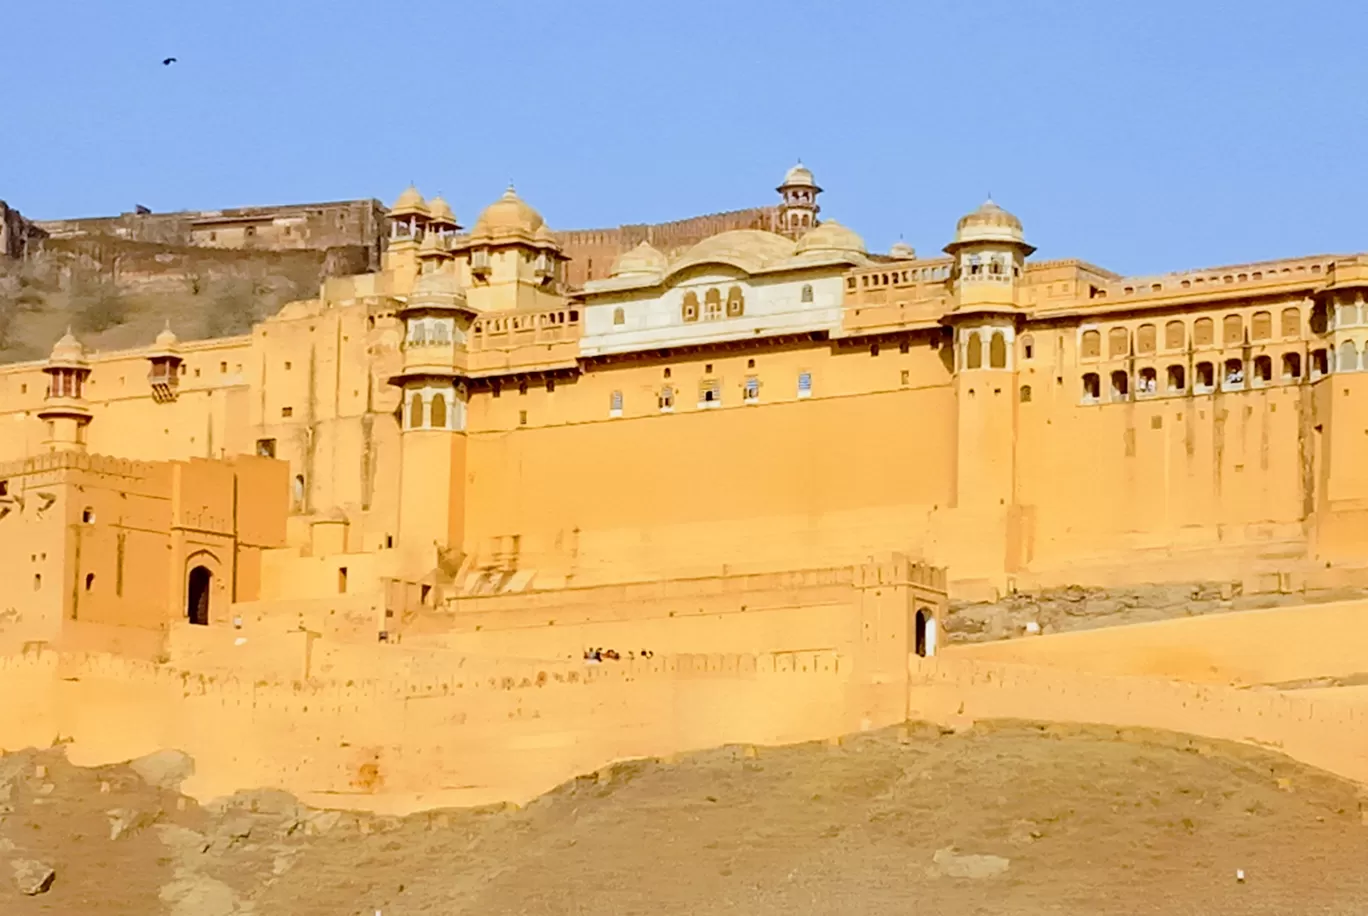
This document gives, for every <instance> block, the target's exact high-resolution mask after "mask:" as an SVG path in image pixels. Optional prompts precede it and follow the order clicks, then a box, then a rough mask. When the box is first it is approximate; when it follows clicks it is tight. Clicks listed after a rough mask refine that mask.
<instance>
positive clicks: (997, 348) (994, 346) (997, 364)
mask: <svg viewBox="0 0 1368 916" xmlns="http://www.w3.org/2000/svg"><path fill="white" fill-rule="evenodd" d="M988 365H989V366H991V367H992V368H994V369H1006V368H1007V338H1006V336H1005V335H1004V334H1003V333H1002V332H1001V331H994V332H993V339H992V340H991V341H989V343H988Z"/></svg>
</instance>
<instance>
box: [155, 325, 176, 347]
mask: <svg viewBox="0 0 1368 916" xmlns="http://www.w3.org/2000/svg"><path fill="white" fill-rule="evenodd" d="M179 342H180V341H179V340H177V339H176V332H175V331H173V330H171V322H169V321H168V322H167V323H166V327H164V328H162V329H161V333H160V334H158V335H157V337H156V339H155V340H153V341H152V346H153V347H155V348H157V349H158V350H174V349H176V344H178V343H179Z"/></svg>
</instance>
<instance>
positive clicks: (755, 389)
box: [744, 375, 760, 401]
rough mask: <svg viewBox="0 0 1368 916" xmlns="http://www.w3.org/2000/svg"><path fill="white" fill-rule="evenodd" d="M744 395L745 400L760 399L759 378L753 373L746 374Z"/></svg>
mask: <svg viewBox="0 0 1368 916" xmlns="http://www.w3.org/2000/svg"><path fill="white" fill-rule="evenodd" d="M744 391H745V394H744V397H745V399H746V400H747V401H758V400H760V379H759V378H757V377H756V376H754V375H748V376H746V387H745V389H744Z"/></svg>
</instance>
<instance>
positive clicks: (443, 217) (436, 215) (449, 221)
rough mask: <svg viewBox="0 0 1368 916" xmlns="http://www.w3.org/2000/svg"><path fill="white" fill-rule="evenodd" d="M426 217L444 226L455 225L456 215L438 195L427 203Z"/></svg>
mask: <svg viewBox="0 0 1368 916" xmlns="http://www.w3.org/2000/svg"><path fill="white" fill-rule="evenodd" d="M427 209H428V215H429V216H431V217H432V221H433V222H434V223H441V224H442V225H445V226H454V225H456V213H455V211H453V210H452V209H451V205H450V204H448V203H447V202H446V201H445V200H443V199H442V197H441V196H440V195H439V196H437V197H434V198H432V200H430V201H428V202H427Z"/></svg>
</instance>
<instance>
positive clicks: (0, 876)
mask: <svg viewBox="0 0 1368 916" xmlns="http://www.w3.org/2000/svg"><path fill="white" fill-rule="evenodd" d="M152 778H154V779H157V778H158V775H157V774H153V776H152ZM6 785H8V786H9V789H8V791H6V789H5V788H4V787H5V786H6ZM6 796H8V798H6ZM1359 806H1360V799H1359V792H1358V789H1357V787H1355V786H1353V785H1350V784H1348V783H1345V782H1343V781H1340V780H1337V779H1335V778H1332V777H1329V776H1327V775H1325V774H1321V773H1318V772H1315V771H1312V770H1309V769H1307V768H1304V767H1301V766H1299V765H1296V764H1294V763H1292V762H1290V761H1288V760H1286V759H1285V758H1282V757H1279V756H1276V755H1273V754H1269V753H1265V752H1263V751H1260V750H1256V749H1253V748H1246V747H1241V746H1235V745H1228V744H1219V743H1212V742H1204V741H1202V740H1200V739H1189V738H1186V737H1183V736H1176V735H1168V734H1164V733H1154V732H1118V731H1117V730H1115V729H1102V728H1070V727H1057V726H1051V727H1042V726H1035V725H1030V724H1023V723H992V724H983V723H981V724H980V725H979V726H977V727H975V728H974V729H973V730H972V731H969V732H964V733H960V734H944V733H942V732H941V731H940V730H939V729H934V728H929V727H911V728H910V729H905V730H901V731H897V730H893V731H884V732H878V733H874V734H870V735H866V736H862V737H857V738H850V739H847V740H846V741H845V742H844V743H843V744H841V745H840V746H830V745H802V746H795V747H787V748H774V749H771V748H761V749H759V750H758V751H754V752H751V751H748V750H746V749H742V748H723V749H719V750H715V751H709V752H705V753H700V754H694V755H689V756H686V757H683V758H681V759H679V760H676V761H672V762H662V761H643V762H636V763H629V764H620V765H618V766H616V767H613V768H611V769H610V770H607V771H604V772H603V773H601V774H598V775H597V776H594V777H588V778H582V779H578V780H575V781H573V782H571V783H569V784H567V785H564V786H562V787H560V788H559V789H557V790H555V791H554V792H551V793H550V794H548V795H546V796H545V797H543V798H541V799H539V800H537V801H536V802H534V803H532V804H530V805H528V806H527V807H525V808H523V809H521V810H518V809H513V808H508V809H504V808H499V809H484V810H466V811H441V812H428V813H424V814H420V815H414V816H411V817H408V818H403V819H398V818H379V817H374V816H357V815H352V814H338V813H326V812H316V811H310V810H307V809H303V808H299V807H298V806H296V805H295V804H294V802H293V800H292V799H290V798H289V797H288V796H284V795H283V794H280V793H271V792H257V793H251V794H244V795H240V796H237V797H235V798H233V799H230V800H227V801H226V802H221V803H217V804H214V805H209V806H205V807H200V806H198V805H196V804H195V803H194V802H191V801H188V800H185V799H183V798H181V796H179V795H178V794H177V793H176V792H175V791H174V790H171V789H167V788H156V787H154V786H152V785H149V784H147V783H146V782H144V781H143V780H142V779H141V778H140V777H139V776H137V775H136V774H135V773H134V772H133V771H132V770H131V769H130V768H129V767H127V766H115V767H104V768H99V769H78V768H76V767H73V766H71V765H70V764H68V763H67V762H66V761H65V759H64V758H63V756H62V754H61V752H60V749H53V750H45V751H41V752H34V751H28V752H23V753H20V754H11V755H9V756H6V757H3V758H0V811H5V812H7V813H5V814H4V815H3V817H2V818H0V821H2V822H0V913H4V914H6V916H29V914H39V913H43V914H59V913H60V914H64V916H65V914H90V916H115V914H118V916H124V914H139V916H147V914H162V913H165V914H174V916H228V914H253V916H274V914H281V916H314V914H318V916H324V914H327V916H333V914H361V916H373V914H374V913H375V912H376V911H377V910H378V911H380V912H382V913H383V914H384V916H410V914H421V916H438V914H441V916H465V914H471V916H473V914H481V916H501V914H523V913H537V914H540V913H547V914H579V913H584V914H614V916H616V914H622V916H626V914H652V916H674V914H678V916H685V914H689V916H708V914H723V913H726V914H736V913H741V914H752V916H770V914H776V916H777V914H780V913H783V914H793V913H803V914H838V913H839V914H846V916H848V914H865V913H868V914H921V913H924V914H976V913H985V914H987V913H993V914H1031V916H1035V914H1047V913H1048V914H1079V916H1082V914H1089V916H1093V914H1110V913H1116V914H1133V913H1140V914H1144V913H1165V914H1170V913H1181V914H1187V913H1191V914H1207V913H1220V914H1256V913H1258V914H1264V913H1266V914H1291V913H1296V914H1311V913H1316V914H1322V913H1323V914H1362V913H1368V825H1365V824H1364V822H1363V817H1364V815H1363V814H1361V812H1360V807H1359ZM253 809H255V810H253ZM111 811H113V812H116V813H115V814H114V815H110V814H109V812H111ZM111 825H113V830H111ZM112 833H119V834H120V835H119V836H118V837H117V838H116V839H111V834H112ZM24 860H33V861H37V862H41V863H45V864H46V865H48V866H50V867H51V868H52V869H53V870H54V872H55V877H54V878H53V880H52V883H51V886H50V887H49V888H48V890H47V891H46V892H44V893H41V894H38V895H35V896H24V895H22V894H20V893H19V892H18V890H17V889H16V885H15V882H14V881H13V880H12V879H11V875H12V872H13V865H12V863H13V862H16V861H17V862H22V861H24ZM1236 869H1243V870H1244V872H1245V876H1246V880H1245V882H1244V883H1239V882H1237V881H1236V877H1235V876H1236Z"/></svg>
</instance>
